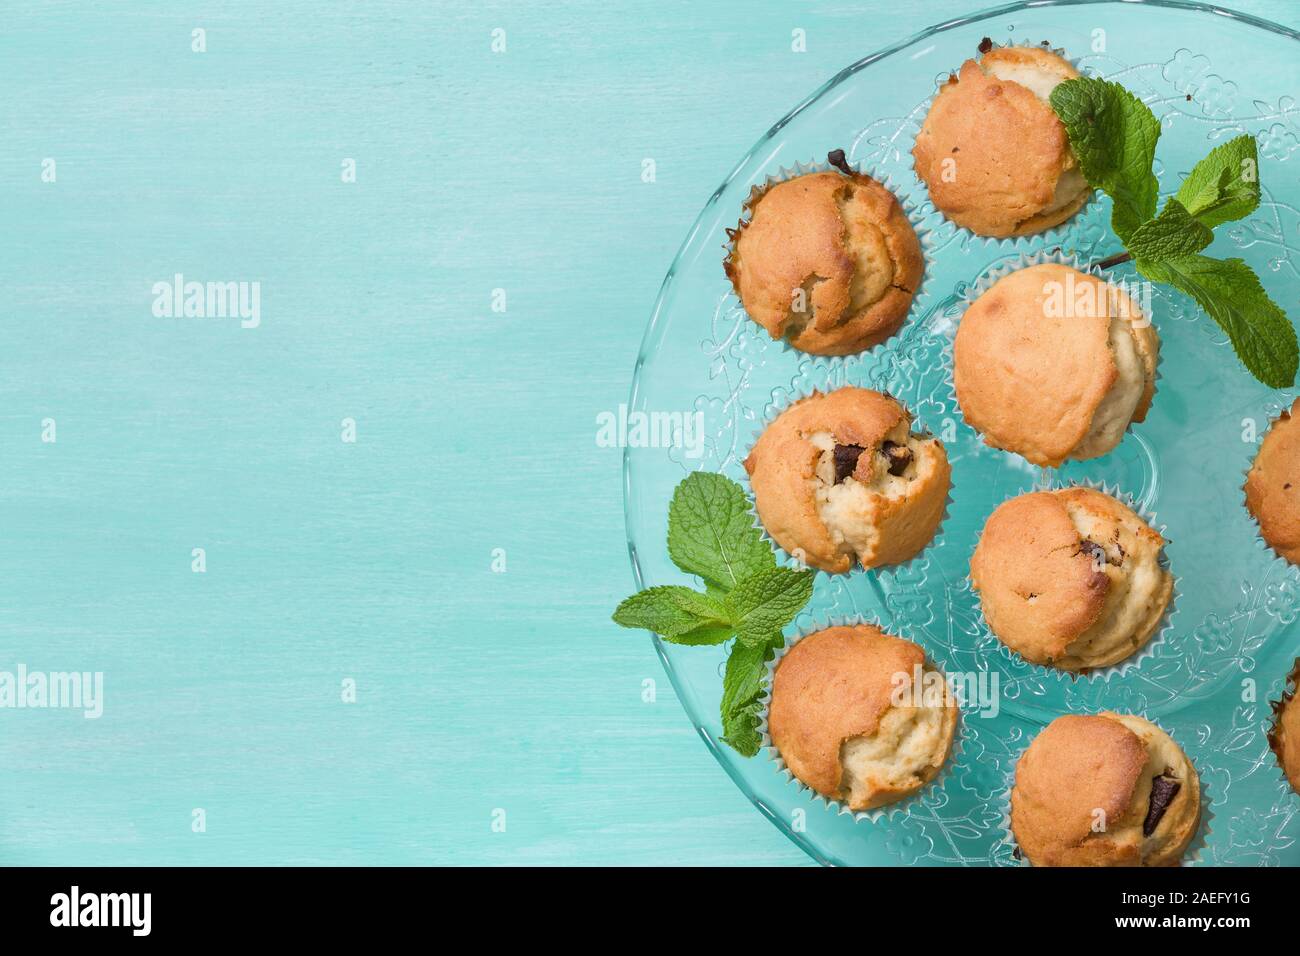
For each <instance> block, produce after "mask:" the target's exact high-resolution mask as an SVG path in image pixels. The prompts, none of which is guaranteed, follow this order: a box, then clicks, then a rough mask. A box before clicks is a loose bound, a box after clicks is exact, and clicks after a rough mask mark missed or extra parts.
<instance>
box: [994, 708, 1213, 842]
mask: <svg viewBox="0 0 1300 956" xmlns="http://www.w3.org/2000/svg"><path fill="white" fill-rule="evenodd" d="M1200 819H1201V782H1200V779H1199V778H1198V777H1197V776H1196V769H1195V768H1194V767H1193V766H1192V762H1191V761H1190V760H1188V759H1187V755H1186V754H1185V753H1183V751H1182V748H1181V747H1179V746H1178V744H1176V743H1174V741H1173V739H1172V738H1171V737H1170V736H1169V735H1168V734H1166V733H1165V732H1164V731H1163V730H1161V729H1160V728H1159V727H1157V726H1156V725H1155V724H1153V723H1151V722H1150V721H1149V720H1145V719H1144V718H1142V717H1133V716H1130V715H1125V714H1113V713H1110V712H1104V713H1101V714H1098V715H1096V716H1095V717H1082V716H1079V715H1076V714H1067V715H1066V716H1064V717H1058V718H1056V720H1054V721H1052V722H1051V723H1050V724H1048V725H1047V727H1046V728H1045V729H1044V730H1043V732H1042V733H1040V734H1039V735H1038V736H1037V737H1036V738H1035V739H1034V742H1033V743H1032V744H1030V745H1029V749H1028V750H1026V751H1025V752H1024V754H1023V755H1022V756H1021V758H1020V762H1019V763H1018V764H1017V765H1016V783H1015V787H1014V788H1012V791H1011V832H1012V834H1013V835H1014V836H1015V838H1016V844H1017V845H1018V846H1019V847H1020V850H1021V852H1022V853H1024V855H1025V857H1026V858H1028V860H1029V862H1030V863H1032V864H1034V866H1175V865H1177V864H1178V863H1179V862H1180V861H1181V860H1182V856H1183V851H1184V850H1186V849H1187V845H1188V844H1189V843H1191V841H1192V838H1193V837H1194V836H1195V835H1196V828H1197V826H1198V824H1199V823H1200Z"/></svg>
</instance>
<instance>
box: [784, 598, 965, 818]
mask: <svg viewBox="0 0 1300 956" xmlns="http://www.w3.org/2000/svg"><path fill="white" fill-rule="evenodd" d="M859 624H869V625H871V626H873V627H878V628H880V629H881V630H882V631H884V632H885V633H886V634H891V635H893V636H895V637H901V638H903V639H905V640H909V641H910V640H912V638H910V637H908V636H907V635H906V634H901V633H898V632H897V631H893V630H891V629H890V628H888V627H886V626H885V625H884V624H881V623H880V621H879V620H878V619H877V618H876V617H874V616H872V615H865V614H851V615H825V616H819V615H814V616H813V618H812V621H811V623H809V624H808V625H807V626H806V627H803V628H800V629H799V630H798V631H796V633H795V635H794V636H793V637H791V638H789V639H788V640H787V641H786V643H785V646H784V647H782V648H781V649H780V650H779V651H777V652H776V654H775V655H774V656H773V658H772V660H771V661H769V662H768V664H767V674H766V684H767V689H766V691H765V692H764V694H763V697H762V700H761V704H762V709H763V716H762V718H761V719H760V721H759V725H758V731H759V734H760V736H761V738H762V743H761V746H762V747H763V748H764V749H766V750H767V752H768V757H769V759H771V761H772V763H774V764H776V768H777V770H778V771H779V772H780V773H782V774H784V775H785V777H786V779H787V780H788V781H790V782H791V783H793V784H794V786H795V787H796V788H797V789H798V790H799V791H800V792H802V793H804V794H806V795H807V796H808V798H809V799H810V800H811V801H812V802H814V803H821V804H822V805H823V806H825V807H826V808H827V809H830V810H833V811H834V812H835V813H837V814H840V815H845V814H847V815H850V816H852V817H853V821H854V822H855V823H861V822H862V821H864V820H868V821H870V822H872V823H875V822H877V821H879V820H889V819H892V818H893V817H895V816H896V815H898V814H900V813H907V812H909V811H910V810H911V809H912V808H914V807H916V806H918V805H920V804H921V803H922V802H923V801H924V800H925V799H926V798H927V796H930V795H933V794H937V793H939V792H940V791H942V790H943V788H944V787H945V786H946V785H947V780H948V778H949V776H950V775H951V773H952V768H953V766H955V765H956V763H957V761H958V758H959V757H960V756H961V752H962V747H963V745H964V743H965V737H966V733H967V728H966V715H965V713H963V712H962V710H961V704H960V702H958V705H957V727H956V729H955V730H954V731H953V735H952V746H951V747H950V748H949V750H948V757H947V759H946V760H944V762H943V766H942V767H940V768H939V772H938V773H936V774H935V775H934V778H933V779H932V780H930V781H929V782H927V783H926V784H924V785H923V786H922V787H921V788H920V789H919V790H917V791H916V792H915V793H911V794H909V795H908V796H906V797H903V798H902V799H901V800H897V801H895V802H894V803H889V804H886V805H885V806H883V807H876V808H875V809H874V810H852V809H850V808H849V807H848V806H847V805H846V804H844V803H843V802H842V801H839V800H832V799H831V798H830V797H827V796H825V795H824V794H821V793H818V792H817V791H816V790H814V789H813V788H812V787H810V786H808V785H807V784H806V783H804V782H803V781H802V780H800V779H799V778H798V777H796V776H795V775H794V771H792V770H791V769H790V768H789V767H787V766H786V763H785V758H783V757H782V756H781V751H780V750H779V749H778V748H777V746H776V745H775V744H774V743H773V742H772V735H771V733H770V732H769V731H768V725H767V721H768V713H769V708H770V706H771V703H772V688H773V686H774V683H773V682H774V680H775V677H776V668H777V665H778V664H779V663H780V662H781V659H782V658H783V657H785V655H786V654H787V653H789V651H790V648H792V647H794V646H795V645H796V644H798V643H799V642H800V641H801V640H803V639H804V638H805V637H809V636H810V635H812V634H816V633H817V632H818V631H824V630H826V629H827V628H828V627H853V626H856V625H859ZM913 643H915V644H916V645H917V646H918V647H924V645H922V644H921V643H920V642H919V641H913ZM926 661H927V662H928V663H930V664H934V663H935V662H934V660H933V658H932V657H931V655H930V654H929V652H927V653H926ZM944 677H945V678H946V677H947V673H946V672H945V673H944Z"/></svg>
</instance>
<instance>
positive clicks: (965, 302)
mask: <svg viewBox="0 0 1300 956" xmlns="http://www.w3.org/2000/svg"><path fill="white" fill-rule="evenodd" d="M1049 263H1051V264H1056V265H1062V266H1069V267H1070V268H1071V269H1075V270H1077V271H1079V272H1083V273H1085V274H1087V275H1091V276H1095V277H1097V278H1098V279H1101V280H1103V281H1105V282H1107V284H1109V283H1110V279H1111V276H1110V275H1108V274H1107V273H1106V271H1105V270H1104V269H1099V268H1098V267H1097V265H1096V264H1095V263H1092V262H1084V261H1083V260H1082V259H1081V258H1080V257H1078V256H1077V255H1075V254H1073V253H1067V252H1062V251H1061V250H1060V249H1052V250H1047V249H1041V250H1039V251H1037V252H1029V253H1023V252H1022V253H1018V254H1015V255H1010V256H1007V257H1005V258H1004V259H1002V260H1000V261H998V262H996V263H994V264H993V265H991V266H989V267H988V268H986V269H985V270H984V271H983V272H982V273H980V275H979V276H978V277H977V278H976V279H975V281H974V282H972V283H970V284H969V285H968V286H966V289H965V292H964V294H963V295H962V296H961V297H960V299H959V300H958V301H959V303H960V307H961V315H965V313H966V310H967V309H968V308H970V307H971V306H972V305H974V303H975V300H976V299H978V298H979V297H980V296H982V295H983V294H984V293H985V292H987V291H988V290H989V289H991V288H993V286H994V284H995V283H997V282H998V280H1000V279H1004V278H1006V277H1007V276H1009V275H1011V273H1013V272H1019V271H1020V270H1022V269H1028V268H1030V267H1032V266H1041V265H1045V264H1049ZM1147 321H1148V322H1151V321H1152V317H1151V316H1147ZM960 323H961V319H960V318H958V319H956V320H954V321H948V320H947V319H944V320H943V321H942V322H941V324H940V325H939V326H937V327H936V328H935V332H936V333H937V334H942V335H945V336H947V337H948V339H949V345H948V348H946V349H944V351H943V358H942V362H943V371H944V382H945V386H946V388H947V396H948V399H949V400H950V401H951V403H952V408H953V409H954V410H955V411H956V413H957V415H958V417H960V418H961V421H962V423H963V424H964V425H965V426H966V427H967V428H969V429H970V430H971V431H972V432H974V433H975V437H977V438H978V439H979V440H980V442H981V443H982V444H983V445H984V446H985V447H987V448H990V449H992V450H994V451H1002V452H1006V453H1007V454H1010V455H1016V456H1017V457H1020V458H1024V456H1023V455H1020V454H1019V453H1018V452H1013V451H1007V449H1004V448H997V447H996V446H994V445H990V444H989V443H988V442H987V441H985V439H984V433H983V432H981V431H980V430H979V429H978V428H976V427H975V426H974V425H972V424H971V423H970V422H969V421H967V419H966V415H965V413H964V412H963V411H962V408H961V403H960V402H959V401H957V378H956V371H955V368H954V362H955V359H954V355H953V347H952V341H953V339H954V338H955V336H956V330H957V326H958V325H959V324H960ZM1163 362H1164V357H1163V350H1161V351H1160V352H1157V354H1156V371H1155V384H1154V391H1153V393H1152V397H1151V403H1152V405H1154V404H1155V402H1156V400H1157V397H1158V396H1159V394H1160V379H1161V372H1160V366H1161V365H1162V364H1163ZM1147 414H1150V411H1149V410H1148V413H1147ZM1134 424H1135V423H1134V422H1132V421H1130V422H1129V423H1128V425H1127V426H1126V427H1125V429H1124V435H1123V437H1121V438H1120V440H1119V442H1118V443H1117V444H1116V445H1115V447H1114V448H1112V449H1111V450H1110V451H1108V452H1106V454H1105V455H1098V456H1096V457H1095V458H1086V459H1073V458H1067V459H1066V460H1065V461H1064V462H1062V465H1065V464H1070V463H1074V462H1078V463H1084V462H1093V461H1101V460H1102V459H1103V458H1105V457H1106V455H1110V454H1113V453H1114V452H1115V451H1116V450H1117V449H1118V448H1119V446H1120V445H1122V444H1123V443H1124V438H1127V437H1128V436H1129V435H1130V434H1132V432H1133V426H1134ZM1138 424H1140V423H1138ZM1026 462H1027V463H1028V461H1027V459H1026ZM1029 464H1030V467H1034V468H1038V467H1047V466H1039V465H1033V464H1032V463H1029ZM1056 467H1060V466H1056ZM1053 470H1055V469H1053Z"/></svg>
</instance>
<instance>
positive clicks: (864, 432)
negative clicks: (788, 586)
mask: <svg viewBox="0 0 1300 956" xmlns="http://www.w3.org/2000/svg"><path fill="white" fill-rule="evenodd" d="M907 417H908V416H907V411H906V410H905V409H904V408H903V406H902V405H900V404H899V403H898V402H896V401H894V399H892V398H890V397H889V396H888V395H885V394H883V393H881V392H876V391H872V390H871V389H868V388H856V387H846V388H837V389H835V390H834V391H833V392H827V393H825V394H823V393H820V392H814V393H813V394H812V395H810V396H808V397H807V398H803V399H800V400H799V401H797V402H795V403H794V404H793V405H791V406H790V407H789V408H787V409H786V410H785V411H784V412H782V413H781V414H780V415H779V416H777V418H776V420H775V421H773V422H772V423H771V424H770V425H768V426H767V428H765V429H764V430H763V433H762V434H761V435H760V436H759V438H758V441H757V442H755V443H754V448H753V450H752V451H750V453H749V456H748V457H747V458H746V459H745V470H746V471H747V472H749V476H750V486H751V487H752V488H753V489H754V498H755V501H756V502H757V503H758V505H759V508H760V517H761V518H762V520H763V525H764V527H765V528H766V529H767V533H768V534H769V535H771V537H772V538H773V539H775V540H776V541H777V543H779V544H781V545H782V547H786V548H787V550H789V544H790V542H797V546H798V547H799V548H800V549H801V550H802V551H803V552H804V560H805V561H806V563H808V564H811V565H812V566H813V567H819V568H828V569H830V570H833V571H837V572H842V571H847V570H848V569H849V566H850V559H849V558H848V557H847V556H845V555H843V554H841V553H840V550H839V548H837V546H836V544H835V542H834V541H832V540H831V536H830V533H829V531H828V530H827V528H826V525H825V524H824V523H823V522H822V520H821V518H820V517H819V516H818V514H817V501H816V492H815V487H816V485H815V482H814V478H815V476H816V472H817V461H818V458H819V457H820V456H821V450H820V449H818V448H817V447H816V446H815V445H814V444H813V443H812V442H811V441H809V440H808V437H809V436H810V435H812V434H815V433H816V432H823V431H824V432H830V433H831V435H833V436H834V439H835V443H836V444H838V445H859V446H861V447H862V448H876V447H878V446H879V445H880V443H881V442H882V441H883V440H884V438H885V436H886V435H887V434H888V433H889V432H890V431H891V430H892V429H894V428H895V427H896V426H897V425H898V424H899V423H900V422H902V421H904V420H906V419H907ZM871 467H872V456H871V455H862V456H860V457H859V458H858V461H857V464H856V466H855V469H854V472H853V474H854V476H855V477H863V478H866V477H867V476H868V475H869V473H870V468H871ZM769 503H778V504H779V505H780V507H779V508H778V507H765V506H766V505H768V504H769Z"/></svg>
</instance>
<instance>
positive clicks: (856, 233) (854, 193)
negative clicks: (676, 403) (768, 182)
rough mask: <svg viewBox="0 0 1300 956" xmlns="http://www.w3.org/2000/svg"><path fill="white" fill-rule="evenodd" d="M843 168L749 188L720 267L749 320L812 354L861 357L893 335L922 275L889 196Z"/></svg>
mask: <svg viewBox="0 0 1300 956" xmlns="http://www.w3.org/2000/svg"><path fill="white" fill-rule="evenodd" d="M837 158H839V159H840V160H841V162H842V156H837ZM843 168H844V170H846V171H845V172H835V171H832V172H824V173H808V174H807V175H804V176H797V177H795V178H794V179H789V180H786V181H785V182H781V183H777V184H776V185H773V186H770V187H768V188H766V189H762V190H759V189H756V190H755V191H754V193H753V195H751V197H750V199H749V202H748V203H747V204H746V206H747V211H748V213H749V219H748V221H742V222H741V223H740V225H739V226H738V227H737V228H736V229H735V230H731V231H729V234H730V235H731V237H732V251H731V253H730V254H729V255H728V256H727V259H726V261H725V263H724V265H725V268H726V272H727V277H728V278H729V279H730V280H731V284H732V286H733V288H734V289H735V290H736V295H737V297H738V298H739V299H740V302H741V305H743V306H744V307H745V311H746V312H747V313H748V314H749V317H750V318H751V319H753V320H754V321H755V322H757V323H758V324H759V325H761V326H763V328H765V329H766V330H767V331H768V334H769V335H771V336H772V338H774V339H779V338H782V337H784V338H785V339H787V340H788V341H789V342H790V344H791V345H793V346H794V347H795V348H797V349H801V350H802V351H804V352H811V353H813V354H814V355H849V354H851V353H854V352H861V351H863V350H864V349H869V348H871V347H872V346H875V345H878V344H880V343H881V342H883V341H885V339H887V338H889V337H890V336H891V335H893V334H894V333H895V332H897V331H898V329H899V327H900V326H901V325H902V324H903V320H904V319H905V318H906V317H907V312H908V309H910V308H911V306H912V297H913V296H914V295H915V294H916V290H917V288H918V286H919V285H920V282H921V273H922V270H923V263H922V258H921V243H920V241H919V240H918V239H917V238H916V232H915V231H914V230H913V229H912V224H911V223H910V222H908V221H907V216H906V215H905V214H904V213H903V209H902V207H901V206H899V204H898V200H897V199H895V198H894V195H893V193H891V192H890V191H889V190H888V189H886V188H885V187H884V186H882V185H880V183H878V182H876V181H875V180H874V179H872V178H871V177H870V176H865V175H863V174H862V173H858V172H854V171H853V170H851V169H849V167H848V165H847V164H845V165H844V167H843Z"/></svg>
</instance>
